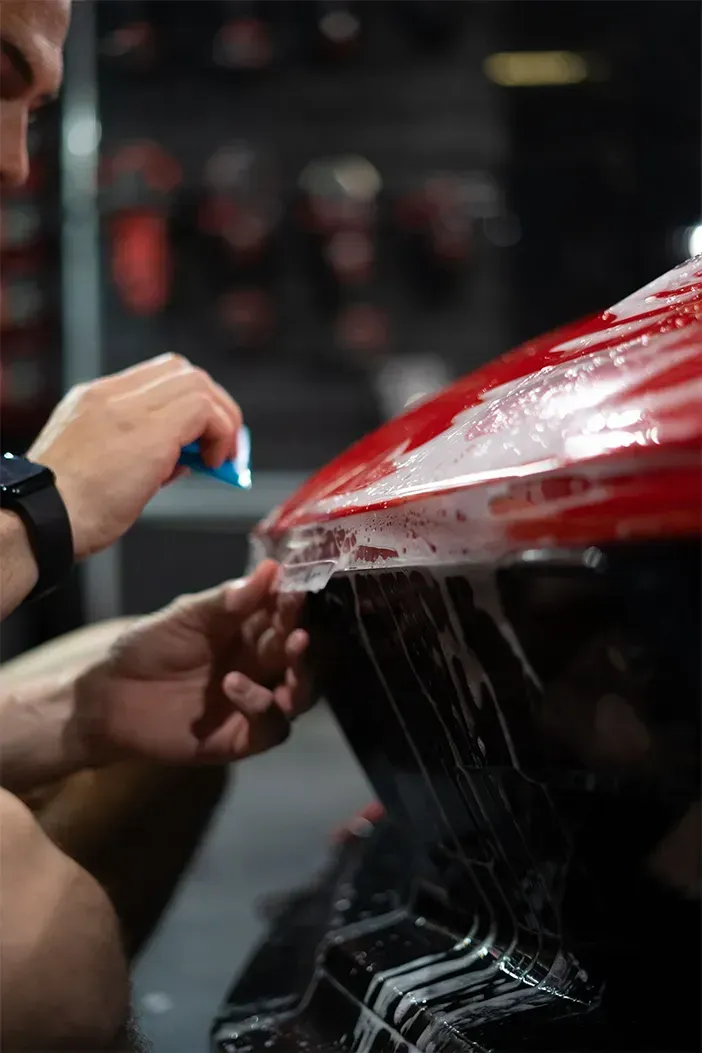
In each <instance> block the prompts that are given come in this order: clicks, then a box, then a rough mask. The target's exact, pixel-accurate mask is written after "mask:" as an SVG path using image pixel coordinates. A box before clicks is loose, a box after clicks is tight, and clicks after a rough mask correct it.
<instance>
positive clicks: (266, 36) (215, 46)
mask: <svg viewBox="0 0 702 1053" xmlns="http://www.w3.org/2000/svg"><path fill="white" fill-rule="evenodd" d="M212 57H213V59H214V62H215V63H216V64H217V65H218V66H225V67H227V68H229V69H233V70H248V71H252V72H254V71H259V70H263V69H266V68H267V67H268V66H270V64H271V62H272V61H273V42H272V40H271V33H270V27H269V26H268V25H267V23H266V22H264V21H263V19H260V18H256V17H255V16H253V15H249V16H246V15H242V16H241V17H239V18H234V19H231V20H230V21H228V22H225V23H224V25H223V26H221V27H220V29H218V30H217V33H216V35H215V38H214V41H213V43H212Z"/></svg>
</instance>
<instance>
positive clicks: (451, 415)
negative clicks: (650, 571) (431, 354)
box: [258, 257, 702, 562]
mask: <svg viewBox="0 0 702 1053" xmlns="http://www.w3.org/2000/svg"><path fill="white" fill-rule="evenodd" d="M701 451H702V257H698V258H696V259H695V260H692V261H690V262H688V263H686V264H684V265H682V266H680V267H678V268H676V269H675V270H673V271H670V272H669V273H668V274H666V275H664V276H662V277H661V278H659V279H657V280H656V281H654V282H652V283H650V284H649V285H647V286H645V287H644V288H643V289H641V290H639V291H638V292H636V293H634V294H633V295H632V296H629V297H627V298H626V299H625V300H623V301H621V302H620V303H619V304H616V305H615V306H613V307H612V308H610V309H609V310H608V311H605V312H603V313H602V314H599V315H597V316H595V317H592V318H589V319H586V320H585V321H581V322H578V323H576V324H573V325H570V326H567V327H565V328H564V329H560V330H558V331H557V332H555V333H551V334H549V335H547V336H543V337H540V338H538V339H536V340H532V341H529V342H528V343H527V344H525V345H523V346H522V347H520V348H518V349H517V350H516V351H513V352H511V353H510V354H507V355H504V356H503V357H501V358H498V359H497V360H496V361H494V362H491V363H490V364H488V365H486V366H484V367H483V368H481V369H478V370H477V371H475V372H474V373H471V374H469V375H468V376H467V377H465V378H463V379H462V380H459V381H458V382H457V383H455V384H453V385H452V386H451V387H449V388H447V389H446V390H445V391H443V392H442V393H441V394H439V395H438V396H436V397H434V398H432V399H431V400H429V401H427V402H425V403H423V404H421V405H417V406H416V407H414V408H412V409H410V410H409V411H408V412H407V413H405V414H403V415H402V416H400V417H398V418H397V419H395V420H393V421H390V422H389V423H388V424H386V425H384V426H383V427H382V428H380V429H379V430H377V431H376V432H374V433H372V434H371V435H369V436H367V437H366V438H364V439H362V440H361V441H360V442H358V443H356V444H355V445H354V446H353V447H351V448H350V449H349V450H348V451H347V452H346V453H344V454H342V455H341V456H340V457H338V458H336V459H335V460H334V461H332V462H331V464H329V465H328V466H327V467H326V468H324V469H322V471H320V472H318V473H317V474H316V475H314V476H312V478H311V479H310V480H309V481H308V482H307V483H306V484H304V485H303V486H302V487H301V489H300V490H298V492H297V493H296V494H295V495H294V496H293V497H292V498H291V499H290V500H289V501H287V502H286V503H285V504H284V505H283V506H282V507H281V508H279V509H278V510H276V511H275V512H274V513H273V514H272V515H271V516H269V517H268V519H267V520H266V521H265V522H264V523H263V524H261V526H260V527H259V530H258V535H259V537H260V538H261V539H263V540H264V542H265V543H266V547H267V548H268V550H269V551H271V552H273V553H275V554H277V555H278V556H279V557H281V558H283V559H284V560H287V561H289V562H299V561H301V560H303V559H306V558H310V559H312V560H314V559H317V558H319V557H320V556H321V555H322V553H321V550H320V549H319V545H318V544H316V551H317V553H318V555H315V552H314V551H313V550H312V549H309V546H307V549H306V548H305V545H306V539H307V541H308V540H309V537H310V536H311V531H313V530H316V531H317V534H316V542H319V540H320V534H319V531H320V530H321V529H322V528H324V527H325V525H326V527H327V531H328V538H327V542H328V544H327V551H328V552H329V551H330V548H331V551H332V555H331V558H332V559H333V558H335V557H334V556H333V550H334V548H335V545H336V547H338V546H339V545H341V546H342V547H343V544H344V542H345V539H342V538H341V536H340V534H339V530H342V531H343V530H347V529H350V526H349V523H350V521H351V520H352V521H353V524H354V530H355V531H356V532H358V531H359V530H360V531H361V532H362V530H363V526H364V524H365V523H368V522H370V521H371V519H372V520H373V522H374V527H373V531H372V533H373V539H374V541H375V540H378V539H381V538H382V536H383V529H384V528H383V527H382V524H381V522H380V519H379V517H382V515H383V514H384V513H388V512H392V511H393V510H395V512H398V511H399V510H400V509H402V510H404V511H405V512H407V513H410V512H411V513H412V514H411V515H410V516H409V518H407V520H406V522H407V524H408V525H407V530H408V532H410V531H411V530H412V529H415V527H413V526H412V525H411V523H412V521H413V520H414V519H416V518H419V519H422V518H423V519H424V520H425V522H426V523H427V524H429V532H430V533H431V531H432V530H433V526H431V524H434V525H437V524H439V521H440V519H441V518H443V519H444V520H445V519H446V518H447V517H449V518H452V516H453V512H454V511H455V512H456V513H457V515H456V519H457V520H458V522H464V523H465V524H466V527H465V530H466V531H467V532H470V530H471V528H475V527H476V525H477V524H479V525H480V530H479V531H478V532H477V534H479V535H480V538H481V539H482V541H481V543H487V542H488V541H489V539H490V536H491V531H492V534H494V536H495V538H497V537H498V536H499V538H500V539H501V543H502V544H503V547H504V545H507V547H511V548H515V547H524V546H525V545H532V544H535V543H541V542H543V543H549V544H554V543H558V544H565V543H568V544H570V543H589V542H595V541H598V540H611V539H613V538H616V537H622V536H626V537H632V536H645V537H651V536H658V535H670V534H671V533H673V534H679V533H690V532H697V531H699V530H700V528H701V518H702V517H701V510H702V489H701V478H702V476H701V474H700V453H701ZM450 495H451V500H450V501H448V504H447V499H448V497H449V496H450ZM437 502H438V503H437ZM439 505H440V506H441V509H440V511H437V510H438V509H439ZM420 509H421V510H422V511H421V514H420ZM427 510H429V511H427ZM425 512H426V513H427V514H426V516H425V515H424V513H425ZM398 523H399V520H398V518H397V515H395V516H394V527H393V530H392V531H391V533H392V535H393V537H394V538H395V540H397V538H398ZM420 529H421V527H420ZM401 532H402V531H401V530H400V534H401ZM386 533H387V531H386ZM477 534H476V535H475V536H476V537H477ZM331 538H336V542H334V541H333V540H331V541H330V539H331ZM358 541H359V543H360V541H361V538H360V537H359V538H358ZM368 544H369V541H368V539H365V541H364V545H365V547H368ZM371 547H372V544H371ZM383 547H384V548H385V550H386V551H387V547H388V546H387V538H386V543H385V545H384V546H383ZM390 547H391V548H392V546H390ZM439 547H441V546H439ZM313 548H314V546H313ZM395 549H396V554H397V556H398V558H399V556H401V555H402V553H401V551H400V550H399V549H398V547H397V545H395ZM429 550H431V545H429ZM305 553H306V554H305Z"/></svg>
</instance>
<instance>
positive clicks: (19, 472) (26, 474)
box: [0, 453, 53, 497]
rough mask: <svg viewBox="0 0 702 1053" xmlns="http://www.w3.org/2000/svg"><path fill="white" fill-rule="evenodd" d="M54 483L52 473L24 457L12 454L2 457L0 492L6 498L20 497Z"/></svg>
mask: <svg viewBox="0 0 702 1053" xmlns="http://www.w3.org/2000/svg"><path fill="white" fill-rule="evenodd" d="M52 481H53V474H52V472H51V471H50V470H49V469H48V468H45V467H44V466H43V465H41V464H34V463H33V462H32V461H27V460H25V458H24V457H13V456H12V454H11V453H5V454H3V455H2V457H0V491H3V492H4V494H5V495H6V496H10V495H13V496H18V497H19V496H21V495H22V494H26V493H31V491H32V490H37V489H39V488H40V487H41V486H45V485H47V483H51V482H52Z"/></svg>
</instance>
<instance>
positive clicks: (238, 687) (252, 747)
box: [222, 673, 290, 755]
mask: <svg viewBox="0 0 702 1053" xmlns="http://www.w3.org/2000/svg"><path fill="white" fill-rule="evenodd" d="M222 690H223V692H224V694H225V696H226V698H227V699H228V701H229V702H231V703H232V705H233V706H235V707H236V709H237V710H238V711H239V713H241V714H242V716H244V717H245V718H246V719H247V721H248V725H249V728H248V732H249V733H248V741H247V743H246V746H245V752H246V753H247V754H249V755H253V754H255V753H261V752H262V751H263V750H267V749H271V748H272V747H273V746H279V745H280V744H281V743H282V742H285V740H286V739H287V737H288V736H289V734H290V722H289V720H288V719H287V717H286V715H285V714H284V712H283V711H282V709H281V708H280V707H279V706H278V705H277V703H276V700H275V696H274V695H273V692H271V691H268V690H267V689H266V688H265V687H261V685H260V684H256V683H254V682H253V681H252V680H249V678H248V677H246V676H244V675H243V673H228V674H227V676H225V678H224V680H223V681H222ZM232 752H233V753H235V754H239V753H241V743H239V742H234V743H232Z"/></svg>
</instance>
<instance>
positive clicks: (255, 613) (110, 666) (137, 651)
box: [68, 561, 307, 765]
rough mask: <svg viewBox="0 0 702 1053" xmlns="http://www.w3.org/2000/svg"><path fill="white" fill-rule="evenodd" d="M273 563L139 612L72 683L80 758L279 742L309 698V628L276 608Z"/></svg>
mask: <svg viewBox="0 0 702 1053" xmlns="http://www.w3.org/2000/svg"><path fill="white" fill-rule="evenodd" d="M275 575H276V565H275V563H272V562H270V561H267V562H265V563H262V564H261V565H260V566H259V567H258V569H257V570H256V571H255V573H254V574H252V575H251V577H249V578H246V579H242V580H241V581H236V582H230V583H229V584H226V585H222V586H220V587H219V588H216V589H211V590H208V591H207V592H203V593H200V594H199V595H196V596H184V597H181V598H180V599H178V600H176V601H175V602H174V603H173V604H171V605H170V606H169V607H166V608H165V610H163V611H161V612H159V613H158V614H154V615H151V616H149V617H146V618H143V619H140V620H139V621H138V622H136V623H135V624H134V625H133V626H132V627H131V628H129V629H128V630H126V632H125V633H124V634H123V635H122V636H121V637H120V638H118V640H117V641H116V643H115V644H114V646H113V647H112V649H111V651H110V653H109V654H108V656H107V657H106V658H105V659H104V660H103V661H102V662H100V663H99V664H98V665H96V666H94V667H93V668H92V669H90V670H88V672H87V673H85V674H84V675H83V676H82V677H80V678H79V680H78V681H77V683H76V687H75V707H74V716H73V719H72V721H71V727H70V729H68V730H69V736H70V737H71V738H72V739H73V741H74V742H76V741H77V742H78V743H80V750H81V752H82V753H83V755H84V757H85V762H86V765H91V764H100V763H105V762H108V761H111V760H114V759H118V758H120V757H128V756H132V757H135V756H140V757H148V758H151V759H154V760H161V761H166V762H171V763H213V762H214V763H216V762H226V761H234V760H240V759H242V758H244V757H247V756H250V755H252V754H255V753H260V752H261V751H263V750H266V749H268V748H269V747H271V746H274V745H277V744H278V743H279V742H282V741H283V740H284V739H285V738H286V737H287V735H288V732H289V724H290V720H291V719H292V718H293V717H294V716H295V715H296V714H297V713H298V712H299V711H300V709H301V708H303V705H304V703H305V702H306V697H305V696H306V687H305V684H304V681H303V677H302V674H301V670H300V662H301V658H302V655H303V653H304V651H305V649H306V647H307V634H306V633H305V632H304V631H303V630H301V629H294V628H293V617H294V613H291V612H290V611H288V612H287V613H285V612H284V613H283V615H281V613H280V609H279V607H278V605H277V603H276V598H275V594H274V592H273V586H274V581H275Z"/></svg>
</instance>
